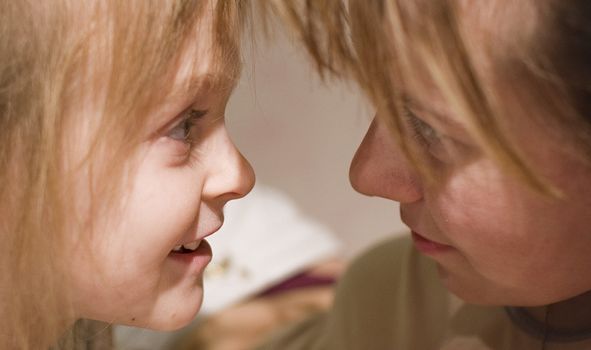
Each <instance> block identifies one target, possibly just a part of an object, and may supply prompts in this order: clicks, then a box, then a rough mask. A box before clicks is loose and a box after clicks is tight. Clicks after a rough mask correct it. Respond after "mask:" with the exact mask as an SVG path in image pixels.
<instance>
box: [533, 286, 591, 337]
mask: <svg viewBox="0 0 591 350" xmlns="http://www.w3.org/2000/svg"><path fill="white" fill-rule="evenodd" d="M522 310H524V311H525V312H527V314H528V315H529V316H530V317H532V318H533V319H535V320H536V321H538V322H539V323H540V324H544V325H545V326H546V327H547V329H548V330H550V331H553V332H561V331H566V332H569V333H570V332H579V331H580V332H587V333H589V334H591V291H589V292H586V293H583V294H581V295H578V296H576V297H574V298H571V299H567V300H563V301H560V302H557V303H554V304H550V305H547V306H539V307H525V308H522Z"/></svg>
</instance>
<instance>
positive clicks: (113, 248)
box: [71, 35, 254, 330]
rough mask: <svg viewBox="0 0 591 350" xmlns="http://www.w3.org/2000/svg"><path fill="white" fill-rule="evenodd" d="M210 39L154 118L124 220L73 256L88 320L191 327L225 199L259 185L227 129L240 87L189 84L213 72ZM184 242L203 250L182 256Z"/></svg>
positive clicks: (197, 48) (97, 223) (199, 43)
mask: <svg viewBox="0 0 591 350" xmlns="http://www.w3.org/2000/svg"><path fill="white" fill-rule="evenodd" d="M206 37H207V36H205V35H201V37H199V38H196V39H195V40H191V44H190V45H192V46H190V47H189V48H188V49H187V51H186V53H184V56H183V61H182V62H183V63H182V64H181V65H180V68H179V70H178V71H177V72H176V78H175V83H174V88H173V89H174V92H172V93H171V94H170V96H169V97H168V98H167V99H165V101H166V102H165V103H164V105H162V106H160V107H159V108H158V109H157V111H155V112H154V117H153V118H150V123H149V124H150V125H151V124H153V126H151V129H150V130H149V134H150V135H152V136H149V137H146V139H145V140H144V142H143V143H142V144H141V145H140V146H139V148H138V150H137V152H135V153H134V160H137V161H138V166H137V168H136V171H135V172H133V173H132V174H133V178H131V179H130V181H129V182H128V183H129V184H130V187H128V188H125V189H124V192H123V194H122V198H121V200H122V201H124V203H125V204H124V206H123V207H122V208H123V209H122V210H121V212H119V213H118V214H119V216H117V218H116V219H113V218H94V221H93V224H94V232H93V235H92V238H91V242H90V247H91V249H92V252H89V251H87V250H86V249H85V247H86V246H85V245H84V244H79V245H75V246H74V247H73V248H72V250H71V251H72V255H73V257H72V263H73V264H72V265H73V266H72V269H73V278H74V286H72V288H71V289H72V290H73V293H74V300H75V307H76V310H77V311H78V313H79V315H78V316H80V317H83V318H91V319H98V320H103V321H107V322H114V323H122V324H129V325H135V326H140V327H147V328H153V329H159V330H170V329H176V328H179V327H181V326H184V325H186V324H187V323H188V322H190V321H191V320H192V319H193V317H194V316H195V314H196V313H197V311H198V310H199V308H200V306H201V302H202V297H203V286H202V277H203V270H204V269H205V267H206V265H207V264H208V262H209V261H210V260H211V250H210V248H209V246H208V245H207V242H206V241H205V240H204V238H206V237H207V236H208V235H211V234H214V233H215V232H216V231H217V230H218V229H219V228H220V227H221V225H222V223H223V220H224V218H223V213H222V209H223V207H224V205H225V204H226V202H227V201H229V200H232V199H236V198H239V197H242V196H244V195H246V194H247V193H248V192H249V191H250V189H251V188H252V186H253V184H254V174H253V171H252V169H251V167H250V165H249V164H248V162H247V161H246V160H245V159H244V158H243V157H242V155H241V154H240V153H239V151H238V150H237V149H236V147H235V146H234V145H233V143H232V141H231V140H230V139H229V136H228V134H227V131H226V128H225V124H224V110H225V106H226V101H227V98H228V95H229V93H230V91H231V89H229V88H228V89H208V85H207V84H203V85H200V86H201V87H196V88H193V89H189V90H188V91H187V90H186V89H184V88H183V86H187V83H188V81H189V79H195V78H202V77H203V76H205V75H206V74H207V73H211V72H210V70H211V66H210V62H208V55H207V53H208V52H209V50H208V46H207V45H205V43H207V40H206ZM196 57H197V58H198V62H199V64H198V67H197V68H196V69H195V70H192V69H191V64H192V61H193V60H194V59H195V58H196ZM189 85H190V84H189ZM229 87H230V86H229ZM147 88H156V89H157V88H158V87H155V86H151V87H147ZM163 93H164V92H163ZM152 121H154V122H153V123H152ZM185 138H190V139H192V144H191V145H189V143H187V142H186V140H185ZM82 183H84V181H82ZM81 192H83V191H81ZM81 201H82V202H84V200H83V199H82V200H81ZM82 206H84V204H82ZM183 244H184V245H185V246H187V245H188V246H189V247H188V248H191V249H195V248H196V247H198V248H197V249H196V250H195V251H194V252H187V251H186V250H182V251H181V252H176V251H174V250H175V247H178V246H180V245H183Z"/></svg>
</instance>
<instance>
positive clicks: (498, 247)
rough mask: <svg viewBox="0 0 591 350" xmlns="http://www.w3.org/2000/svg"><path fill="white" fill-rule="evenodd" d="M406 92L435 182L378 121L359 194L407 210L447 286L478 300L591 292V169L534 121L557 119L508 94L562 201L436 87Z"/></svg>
mask: <svg viewBox="0 0 591 350" xmlns="http://www.w3.org/2000/svg"><path fill="white" fill-rule="evenodd" d="M407 93H408V95H409V97H410V99H411V100H412V101H414V103H412V104H411V105H410V106H409V110H410V112H411V113H409V115H410V117H409V118H411V122H410V123H409V125H410V127H411V128H414V129H415V130H414V132H415V133H416V134H417V135H416V136H417V141H412V142H418V143H419V145H420V147H424V148H425V151H426V152H425V153H426V154H427V157H428V160H429V162H431V163H432V165H433V167H434V170H435V174H436V181H435V183H434V184H433V185H427V184H426V183H425V182H424V181H423V180H422V179H421V178H420V177H419V176H418V174H417V172H416V171H415V170H413V168H412V167H411V166H410V165H409V163H408V161H407V160H406V159H405V157H404V155H403V153H402V152H401V151H400V149H399V148H398V146H397V144H396V142H395V141H394V140H393V139H392V137H391V136H390V134H389V132H388V131H387V128H386V127H385V126H384V125H383V124H382V123H381V122H380V121H379V120H378V119H379V118H378V119H376V120H374V122H373V124H372V126H371V127H370V130H369V131H368V133H367V135H366V137H365V139H364V140H363V142H362V144H361V146H360V147H359V149H358V151H357V153H356V155H355V158H354V159H353V162H352V164H351V170H350V178H351V182H352V184H353V186H354V187H355V189H356V190H357V191H359V192H362V193H364V194H367V195H374V196H380V197H384V198H387V199H391V200H394V201H397V202H400V211H401V218H402V220H403V221H404V223H405V224H406V225H408V227H409V228H410V229H411V230H412V231H413V240H414V242H415V246H416V248H417V249H418V250H419V251H420V252H422V253H423V254H425V255H427V256H429V257H430V258H432V259H433V260H434V261H435V262H436V263H437V266H438V268H439V273H440V276H441V278H442V281H443V283H444V284H445V285H446V287H447V288H448V289H449V290H451V291H452V292H454V293H455V294H457V295H458V296H460V297H461V298H463V299H465V300H467V301H469V302H474V303H484V304H502V305H521V306H534V305H545V304H549V303H552V302H556V301H559V300H564V299H567V298H570V297H574V296H576V295H578V294H581V293H583V292H586V291H588V290H591V279H590V278H589V271H591V254H589V247H591V234H590V230H589V227H591V215H589V213H590V212H591V181H590V180H591V169H589V167H588V166H586V165H584V164H583V162H582V161H581V160H580V159H581V158H577V156H575V154H576V152H578V153H579V157H584V156H586V155H584V154H583V152H582V151H581V150H577V149H576V147H575V146H574V145H570V144H569V138H568V137H564V135H562V136H560V135H557V133H553V132H552V131H551V130H549V129H548V126H547V124H545V123H543V122H540V120H539V119H533V118H532V116H534V115H541V116H542V117H548V118H550V117H551V116H547V115H544V113H547V112H546V111H541V110H540V108H536V107H537V106H536V105H535V103H529V104H525V101H514V100H511V98H510V97H509V96H511V95H512V93H511V90H510V88H509V89H507V91H506V93H507V94H506V95H505V96H504V100H503V101H502V102H503V103H504V104H505V108H506V110H507V111H508V112H509V113H507V115H506V116H507V118H506V123H507V126H508V130H511V135H509V137H510V139H511V140H514V141H515V143H516V146H517V148H518V149H519V150H522V151H523V154H524V156H525V159H527V160H528V161H529V162H530V164H529V165H531V166H532V167H533V169H534V170H535V171H536V172H537V173H538V174H539V175H541V177H542V178H544V179H548V180H549V181H550V182H551V183H552V184H555V185H556V186H558V187H559V188H560V189H561V190H562V191H563V193H564V195H565V197H564V199H563V200H557V199H554V200H553V199H548V198H547V197H544V196H542V195H539V194H536V193H534V192H533V191H532V190H531V189H529V188H528V186H527V185H524V184H523V183H522V182H521V181H519V180H518V179H516V178H515V177H513V176H510V175H508V174H507V171H505V170H504V169H503V168H502V167H501V166H500V165H499V164H498V163H496V162H495V161H493V160H492V159H491V158H490V157H488V156H486V155H485V154H484V153H483V151H482V150H481V149H480V148H479V147H478V146H477V145H476V142H475V141H474V140H473V139H472V138H471V137H470V136H469V134H468V133H467V132H466V129H465V125H464V124H463V123H462V121H460V120H459V119H458V118H457V116H454V114H453V113H452V112H451V111H450V108H449V107H448V106H446V104H445V102H444V100H443V98H442V97H441V95H440V94H438V93H437V91H435V90H434V89H433V88H432V86H430V85H429V84H426V83H424V84H423V83H418V84H417V86H416V87H414V88H413V87H410V88H409V91H407ZM450 149H453V150H455V151H454V152H450V151H449V150H450Z"/></svg>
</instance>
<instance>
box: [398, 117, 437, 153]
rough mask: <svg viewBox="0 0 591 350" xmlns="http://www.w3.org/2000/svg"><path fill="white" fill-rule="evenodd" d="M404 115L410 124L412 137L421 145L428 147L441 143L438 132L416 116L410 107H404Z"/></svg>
mask: <svg viewBox="0 0 591 350" xmlns="http://www.w3.org/2000/svg"><path fill="white" fill-rule="evenodd" d="M405 116H406V119H407V120H408V122H409V124H410V127H411V130H412V132H413V136H414V138H415V139H417V140H418V141H419V143H420V144H421V146H424V147H425V148H427V149H429V148H431V147H433V146H435V145H437V144H439V143H441V139H442V138H441V136H440V135H439V133H438V132H437V131H436V130H435V129H433V127H432V126H431V125H429V124H427V123H426V122H424V121H423V120H421V119H419V118H417V116H416V115H415V114H414V113H413V112H412V111H411V110H410V109H407V108H405Z"/></svg>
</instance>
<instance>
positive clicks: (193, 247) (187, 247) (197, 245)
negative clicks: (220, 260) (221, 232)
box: [183, 241, 199, 250]
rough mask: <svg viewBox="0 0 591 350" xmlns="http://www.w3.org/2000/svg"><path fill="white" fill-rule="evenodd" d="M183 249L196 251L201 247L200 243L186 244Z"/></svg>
mask: <svg viewBox="0 0 591 350" xmlns="http://www.w3.org/2000/svg"><path fill="white" fill-rule="evenodd" d="M183 247H185V249H188V250H195V249H197V247H199V241H195V242H191V243H187V244H184V245H183Z"/></svg>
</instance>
